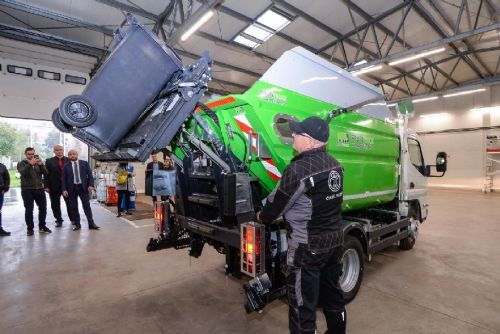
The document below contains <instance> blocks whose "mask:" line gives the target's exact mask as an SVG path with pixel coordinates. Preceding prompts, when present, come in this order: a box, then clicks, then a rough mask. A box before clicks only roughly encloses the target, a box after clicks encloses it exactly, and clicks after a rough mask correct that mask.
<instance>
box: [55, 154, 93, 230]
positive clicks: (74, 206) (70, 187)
mask: <svg viewBox="0 0 500 334" xmlns="http://www.w3.org/2000/svg"><path fill="white" fill-rule="evenodd" d="M68 157H69V159H70V160H71V161H70V163H68V164H66V165H64V169H63V179H62V190H63V196H64V197H67V198H69V208H70V210H71V217H72V218H73V219H74V223H75V225H74V227H73V231H78V230H79V229H80V228H81V225H80V213H79V212H78V197H80V201H81V202H82V206H83V211H84V212H85V216H86V217H87V222H88V224H89V230H98V229H99V226H97V225H96V224H95V223H94V218H93V217H92V209H91V208H90V197H89V193H90V192H92V190H93V189H94V178H93V177H92V171H91V170H90V167H89V164H88V162H87V161H83V160H78V152H77V151H76V150H70V151H69V152H68Z"/></svg>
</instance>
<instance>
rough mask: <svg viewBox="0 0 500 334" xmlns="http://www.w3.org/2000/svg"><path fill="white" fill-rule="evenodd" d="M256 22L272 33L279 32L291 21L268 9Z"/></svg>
mask: <svg viewBox="0 0 500 334" xmlns="http://www.w3.org/2000/svg"><path fill="white" fill-rule="evenodd" d="M257 22H259V23H260V24H262V25H264V26H266V27H268V28H271V29H272V30H274V31H280V30H281V29H283V28H284V27H286V26H287V25H288V24H290V22H291V21H290V19H288V18H287V17H286V16H284V15H281V14H279V13H278V12H277V11H276V10H273V9H268V10H266V11H265V12H264V14H262V15H261V16H259V17H258V18H257Z"/></svg>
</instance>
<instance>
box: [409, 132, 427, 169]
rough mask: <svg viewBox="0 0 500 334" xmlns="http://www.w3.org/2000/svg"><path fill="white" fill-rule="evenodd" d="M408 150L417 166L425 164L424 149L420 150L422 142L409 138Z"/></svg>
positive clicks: (412, 161)
mask: <svg viewBox="0 0 500 334" xmlns="http://www.w3.org/2000/svg"><path fill="white" fill-rule="evenodd" d="M408 150H409V152H410V160H411V163H412V164H413V165H415V167H422V166H423V165H424V160H423V158H422V151H421V150H420V144H419V143H418V141H416V140H414V139H408Z"/></svg>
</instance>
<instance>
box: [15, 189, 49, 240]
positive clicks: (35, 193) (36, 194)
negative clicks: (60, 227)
mask: <svg viewBox="0 0 500 334" xmlns="http://www.w3.org/2000/svg"><path fill="white" fill-rule="evenodd" d="M21 197H22V198H23V203H24V220H25V221H26V226H27V228H28V230H30V231H33V229H34V228H35V224H34V222H33V209H34V208H35V203H36V205H37V206H38V228H42V227H44V226H45V218H46V217H47V198H45V191H44V190H43V189H22V190H21Z"/></svg>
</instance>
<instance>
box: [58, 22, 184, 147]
mask: <svg viewBox="0 0 500 334" xmlns="http://www.w3.org/2000/svg"><path fill="white" fill-rule="evenodd" d="M127 23H128V26H127V29H123V30H122V29H119V30H118V32H117V33H116V34H115V47H114V49H113V51H112V52H111V54H110V55H109V57H108V58H107V59H106V61H105V62H104V64H103V65H102V66H101V67H100V68H99V70H98V71H97V73H96V74H95V76H94V77H93V78H92V79H91V80H90V81H89V83H88V85H87V86H86V87H85V89H84V91H83V93H82V95H70V96H68V97H66V98H64V100H63V101H62V102H61V104H60V106H59V108H58V109H56V110H54V115H53V117H52V118H53V119H55V120H57V122H56V121H54V124H55V125H56V126H57V127H58V128H59V127H60V128H61V129H60V130H61V131H63V130H64V131H65V132H68V131H70V132H71V133H72V134H73V136H74V137H76V138H78V139H80V140H82V141H83V142H85V143H87V144H89V145H91V146H93V147H96V148H98V150H100V151H101V152H106V151H110V150H112V149H114V148H115V146H116V145H117V144H118V143H119V141H120V140H121V139H122V138H123V137H124V135H125V134H126V133H127V132H128V131H129V130H130V129H131V128H132V127H133V126H134V124H135V122H136V121H137V119H139V116H140V115H141V114H142V113H143V112H144V110H145V109H146V108H147V107H148V105H149V104H150V103H152V102H153V101H154V99H155V98H156V96H157V95H158V93H159V92H160V91H161V90H162V89H163V88H164V87H165V85H166V84H167V83H168V82H169V80H170V79H171V78H172V77H173V75H174V74H175V73H176V72H178V71H179V70H182V62H181V60H180V58H179V57H178V56H177V54H176V53H175V52H174V51H173V50H172V49H171V48H169V47H168V46H167V45H165V44H164V43H163V42H161V41H160V40H159V39H158V38H157V37H156V36H155V35H154V34H153V33H152V32H151V31H149V30H147V29H145V28H144V27H143V26H141V25H140V24H138V23H137V21H136V20H135V18H133V17H132V16H130V15H129V16H127Z"/></svg>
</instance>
